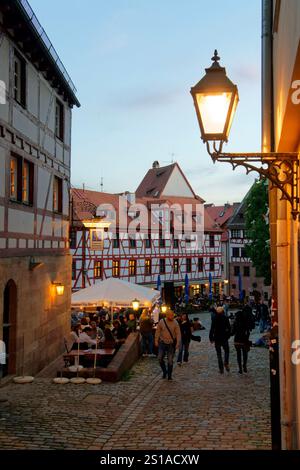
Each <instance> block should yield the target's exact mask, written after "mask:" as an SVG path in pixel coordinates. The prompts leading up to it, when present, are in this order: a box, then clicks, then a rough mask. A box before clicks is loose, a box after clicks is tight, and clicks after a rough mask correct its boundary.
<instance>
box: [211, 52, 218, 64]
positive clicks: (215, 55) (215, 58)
mask: <svg viewBox="0 0 300 470" xmlns="http://www.w3.org/2000/svg"><path fill="white" fill-rule="evenodd" d="M211 60H212V61H213V64H212V67H220V64H219V63H218V62H219V60H220V57H219V56H218V51H217V49H215V52H214V56H213V57H212V58H211Z"/></svg>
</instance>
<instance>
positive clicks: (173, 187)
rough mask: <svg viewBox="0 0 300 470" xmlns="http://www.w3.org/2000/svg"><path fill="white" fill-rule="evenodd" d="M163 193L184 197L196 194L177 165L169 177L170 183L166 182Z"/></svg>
mask: <svg viewBox="0 0 300 470" xmlns="http://www.w3.org/2000/svg"><path fill="white" fill-rule="evenodd" d="M162 195H163V196H182V197H193V196H194V195H193V193H192V191H191V190H190V188H189V186H188V184H187V183H186V181H185V179H184V178H183V176H182V174H181V173H180V171H179V169H178V168H177V166H175V167H174V170H173V172H172V174H171V176H170V178H169V181H168V183H167V184H166V187H165V189H164V190H163V193H162Z"/></svg>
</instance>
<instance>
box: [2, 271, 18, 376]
mask: <svg viewBox="0 0 300 470" xmlns="http://www.w3.org/2000/svg"><path fill="white" fill-rule="evenodd" d="M16 327H17V286H16V283H15V282H14V281H13V280H12V279H10V280H9V281H8V283H7V284H6V286H5V289H4V292H3V332H2V333H3V334H2V339H3V341H4V343H5V348H6V364H4V365H3V366H2V376H3V377H4V376H6V375H8V374H15V373H16V346H17V328H16Z"/></svg>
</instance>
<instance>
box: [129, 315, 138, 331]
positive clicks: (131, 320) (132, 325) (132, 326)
mask: <svg viewBox="0 0 300 470" xmlns="http://www.w3.org/2000/svg"><path fill="white" fill-rule="evenodd" d="M133 331H136V318H135V314H134V313H129V319H128V322H127V334H129V333H132V332H133Z"/></svg>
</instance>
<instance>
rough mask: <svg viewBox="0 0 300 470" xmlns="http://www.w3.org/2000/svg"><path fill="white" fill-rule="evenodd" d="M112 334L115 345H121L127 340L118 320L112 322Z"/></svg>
mask: <svg viewBox="0 0 300 470" xmlns="http://www.w3.org/2000/svg"><path fill="white" fill-rule="evenodd" d="M112 334H113V336H114V338H115V340H116V343H118V344H122V343H125V340H126V338H127V334H126V330H125V329H124V327H123V326H122V325H121V323H120V322H119V320H114V321H113V330H112Z"/></svg>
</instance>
